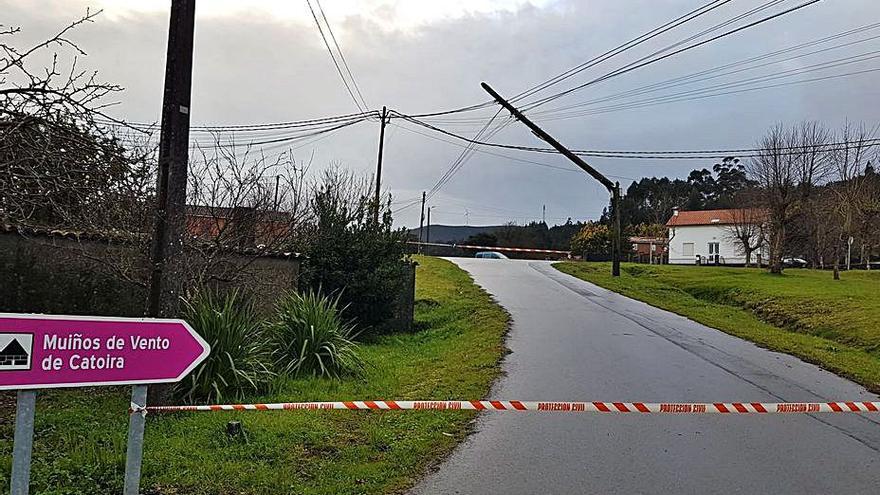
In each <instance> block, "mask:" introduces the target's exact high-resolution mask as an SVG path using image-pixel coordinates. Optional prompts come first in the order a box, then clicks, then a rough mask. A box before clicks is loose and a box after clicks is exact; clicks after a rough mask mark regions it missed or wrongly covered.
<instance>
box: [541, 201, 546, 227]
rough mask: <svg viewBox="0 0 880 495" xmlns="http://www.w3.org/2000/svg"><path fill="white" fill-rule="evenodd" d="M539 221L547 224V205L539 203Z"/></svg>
mask: <svg viewBox="0 0 880 495" xmlns="http://www.w3.org/2000/svg"><path fill="white" fill-rule="evenodd" d="M541 223H543V224H544V225H547V205H541Z"/></svg>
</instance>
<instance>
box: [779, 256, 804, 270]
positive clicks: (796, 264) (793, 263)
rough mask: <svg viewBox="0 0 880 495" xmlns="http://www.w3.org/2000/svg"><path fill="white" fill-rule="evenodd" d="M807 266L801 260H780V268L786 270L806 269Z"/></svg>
mask: <svg viewBox="0 0 880 495" xmlns="http://www.w3.org/2000/svg"><path fill="white" fill-rule="evenodd" d="M807 264H808V263H807V260H805V259H803V258H782V266H784V267H786V268H806V267H807Z"/></svg>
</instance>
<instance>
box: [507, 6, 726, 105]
mask: <svg viewBox="0 0 880 495" xmlns="http://www.w3.org/2000/svg"><path fill="white" fill-rule="evenodd" d="M728 2H730V0H713V1H711V2H709V3H707V4H705V5H703V6H701V7H698V8H696V9H694V10H692V11H690V12H688V13H686V14H684V15H682V16H679V17H677V18H675V19H673V20H671V21H669V22H667V23H665V24H663V25H661V26H658V27H656V28H654V29H651V30H650V31H648V32H646V33H644V34H641V35H640V36H637V37H636V38H634V39H631V40H629V41H627V42H626V43H623V44H621V45H618V46H616V47H614V48H612V49H611V50H608V51H606V52H605V53H602V54H601V55H597V56H596V57H593V58H591V59H590V60H587V61H586V62H583V63H581V64H579V65H577V66H575V67H572V68H571V69H568V70H566V71H564V72H562V73H561V74H558V75H556V76H554V77H552V78H550V79H548V80H547V81H544V82H542V83H539V84H537V85H535V86H532V87H531V88H529V89H527V90H525V91H523V92H522V93H519V94H517V95H516V96H514V97H513V98H511V99H510V101H511V103H514V102H517V101H519V100H522V99H524V98H528V97H529V96H531V95H533V94H535V93H538V92H540V91H543V90H545V89H547V88H549V87H551V86H553V85H555V84H558V83H560V82H562V81H564V80H565V79H568V78H570V77H573V76H575V75H577V74H579V73H580V72H583V71H584V70H586V69H589V68H590V67H593V66H595V65H597V64H600V63H602V62H604V61H606V60H608V59H610V58H612V57H614V56H616V55H619V54H620V53H623V52H625V51H627V50H629V49H631V48H634V47H636V46H638V45H640V44H642V43H644V42H646V41H649V40H651V39H653V38H655V37H657V36H659V35H661V34H663V33H665V32H667V31H670V30H672V29H675V28H676V27H678V26H681V25H682V24H685V23H687V22H689V21H692V20H694V19H696V18H697V17H700V16H701V15H703V14H706V13H709V12H711V11H712V10H715V9H716V8H718V7H721V6H722V5H724V4H727V3H728Z"/></svg>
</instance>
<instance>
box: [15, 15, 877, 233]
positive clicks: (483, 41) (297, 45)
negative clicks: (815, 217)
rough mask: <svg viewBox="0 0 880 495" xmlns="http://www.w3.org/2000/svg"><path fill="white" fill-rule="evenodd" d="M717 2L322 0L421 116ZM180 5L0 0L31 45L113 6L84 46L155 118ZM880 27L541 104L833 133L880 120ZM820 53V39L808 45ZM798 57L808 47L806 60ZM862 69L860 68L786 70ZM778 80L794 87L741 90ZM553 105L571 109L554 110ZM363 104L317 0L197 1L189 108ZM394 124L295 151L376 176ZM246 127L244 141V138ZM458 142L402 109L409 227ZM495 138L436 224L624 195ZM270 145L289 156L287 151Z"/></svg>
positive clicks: (615, 173) (664, 128) (752, 128)
mask: <svg viewBox="0 0 880 495" xmlns="http://www.w3.org/2000/svg"><path fill="white" fill-rule="evenodd" d="M802 1H803V0H801V1H793V0H776V2H775V5H773V6H771V7H770V8H767V9H766V10H764V11H762V12H760V13H758V14H755V15H753V16H751V17H749V18H747V19H744V20H742V21H739V22H737V23H735V24H732V25H730V26H728V27H727V28H725V29H724V30H726V29H730V28H733V27H736V26H739V25H742V24H745V23H747V22H750V21H751V20H756V19H758V18H760V17H762V16H764V15H767V14H769V13H773V12H778V11H781V10H785V9H787V8H790V7H793V6H795V5H798V4H799V3H801V2H802ZM312 3H313V4H314V3H315V2H314V0H312ZM704 3H706V1H705V0H703V1H700V0H697V1H694V0H626V1H621V0H543V1H537V0H531V1H525V0H444V1H442V2H440V1H425V0H396V1H395V0H324V1H323V2H321V5H322V6H323V9H324V12H325V14H326V16H327V19H328V21H329V23H330V26H331V27H332V29H333V33H334V35H335V36H336V38H337V41H338V42H339V44H340V46H341V48H342V50H343V53H344V55H345V59H346V61H347V62H348V64H349V66H350V69H351V72H352V74H353V75H354V77H355V80H356V81H357V85H358V87H359V88H360V90H361V93H362V94H363V97H364V100H365V101H366V103H367V105H368V106H369V108H370V109H380V108H381V107H382V106H383V105H384V106H387V107H388V108H391V109H394V110H397V111H399V112H402V113H406V114H414V113H425V112H434V111H443V110H449V109H454V108H460V107H464V106H468V105H472V104H476V103H482V102H484V101H486V100H487V99H488V96H487V95H486V93H485V92H484V91H483V90H482V89H481V88H480V82H482V81H486V82H488V83H489V84H491V85H492V86H493V87H494V88H495V89H496V90H497V91H498V92H499V93H500V94H502V95H505V96H513V95H515V94H518V93H520V92H522V91H524V90H526V89H528V88H530V87H532V86H534V85H536V84H538V83H540V82H542V81H545V80H547V79H549V78H551V77H553V76H555V75H556V74H559V73H561V72H563V71H565V70H567V69H569V68H571V67H573V66H576V65H578V64H580V63H582V62H584V61H586V60H589V59H591V58H592V57H594V56H596V55H599V54H601V53H603V52H605V51H606V50H609V49H611V48H614V47H615V46H618V45H620V44H621V43H624V42H627V41H629V40H631V39H633V38H635V37H637V36H639V35H640V34H642V33H644V32H646V31H649V30H651V29H653V28H655V27H657V26H659V25H662V24H664V23H665V22H667V21H669V20H672V19H674V18H676V17H678V16H680V15H682V14H684V13H686V12H688V11H690V10H692V9H695V8H697V7H699V6H701V5H703V4H704ZM764 3H766V1H765V0H733V1H729V2H727V3H726V4H724V5H722V6H721V7H719V8H717V9H715V10H713V11H712V12H711V13H708V14H706V15H704V16H701V17H700V18H698V19H696V20H694V21H691V22H688V23H686V24H684V25H682V26H680V27H678V28H676V29H674V30H672V31H670V32H668V33H665V34H663V35H661V36H659V37H657V38H655V39H652V40H650V41H648V42H646V43H644V44H643V45H641V46H639V47H637V48H635V49H633V50H630V51H627V52H626V53H624V54H621V55H619V56H615V57H613V58H611V59H609V60H608V61H606V62H603V63H602V64H600V65H597V66H595V67H592V68H590V69H588V70H586V71H584V72H582V73H580V74H578V75H576V76H574V77H572V78H569V79H567V80H565V81H563V82H561V83H559V84H557V85H554V86H553V87H552V88H550V89H548V90H546V91H544V92H541V93H539V94H538V95H537V96H536V97H535V98H537V97H540V96H546V95H549V94H552V93H555V92H557V91H561V90H565V89H568V88H571V87H574V86H577V85H578V84H581V83H584V82H586V81H589V80H591V79H593V78H595V77H598V76H601V75H603V74H606V73H608V72H610V71H612V70H614V69H616V68H618V67H620V66H622V65H625V64H627V63H629V62H632V61H634V60H637V59H639V58H641V57H643V56H646V55H648V54H650V53H652V52H654V51H656V50H658V49H660V48H663V47H666V46H668V45H670V44H672V43H675V42H678V41H680V40H682V39H685V38H687V37H690V36H692V35H694V34H697V33H698V32H700V31H702V30H704V29H706V28H708V27H711V26H715V25H717V24H719V23H721V22H724V21H727V20H729V19H731V18H732V17H734V16H736V15H738V14H741V13H743V12H746V11H748V10H750V9H752V8H755V7H757V6H760V5H762V4H764ZM169 7H170V2H169V1H168V0H91V1H88V0H0V12H2V14H0V24H4V25H14V26H20V27H21V29H22V31H21V33H20V34H19V35H17V40H16V43H17V44H21V45H27V44H29V43H33V42H35V41H38V40H41V39H45V38H46V37H47V36H49V35H50V34H51V33H54V32H55V31H57V30H58V29H59V28H60V27H62V26H63V25H65V24H66V23H68V22H70V21H71V20H74V19H76V18H77V17H78V16H80V15H82V14H83V13H84V12H85V11H86V8H91V9H92V10H93V11H94V10H96V9H103V12H102V14H101V15H100V16H98V18H97V19H96V20H95V22H94V23H91V24H88V25H84V26H82V27H80V28H78V29H77V30H76V31H75V32H73V33H72V34H71V38H72V39H73V40H75V41H76V42H77V43H78V44H79V46H81V47H82V48H83V49H84V50H85V51H86V52H87V54H88V55H87V56H85V57H81V58H80V60H78V65H79V66H80V67H86V68H89V69H93V70H97V71H98V72H99V74H100V77H101V78H102V79H103V80H105V81H109V82H113V83H116V84H119V85H121V86H123V87H124V88H125V91H124V92H123V93H121V94H120V95H118V96H117V97H116V98H115V100H116V101H118V104H117V105H115V106H113V107H112V108H111V109H110V110H109V112H110V113H112V114H113V115H114V116H115V117H118V118H122V119H126V120H129V121H133V122H156V121H158V119H159V115H160V111H161V103H162V87H163V77H164V63H165V53H166V42H167V30H168V15H169ZM874 23H880V7H878V5H877V2H876V0H823V1H821V2H819V3H817V4H815V5H812V6H809V7H806V8H804V9H801V10H799V11H797V12H794V13H791V14H789V15H786V16H783V17H781V18H779V19H776V20H774V21H770V22H768V23H765V24H762V25H760V26H757V27H755V28H753V29H748V30H745V31H743V32H741V33H738V34H734V35H732V36H729V37H727V38H724V39H722V40H718V41H717V42H713V43H710V44H707V45H705V46H702V47H700V48H697V49H694V50H690V51H688V52H686V53H682V54H680V55H677V56H673V57H670V58H668V59H665V60H663V61H661V62H658V63H656V64H652V65H650V66H647V67H644V68H642V69H638V70H634V71H632V72H629V73H627V74H625V75H622V76H620V77H616V78H614V79H611V80H609V81H606V82H603V83H599V84H595V85H591V86H590V87H587V88H584V89H582V90H579V91H576V92H573V93H572V94H570V95H568V96H565V97H563V98H560V99H558V100H556V101H553V102H550V103H547V104H545V105H543V106H540V107H538V108H537V109H535V110H530V111H528V112H527V115H530V116H533V117H534V118H535V119H536V120H537V121H538V123H539V124H540V125H542V126H543V127H544V128H545V129H546V130H547V131H548V132H550V133H551V134H552V135H554V136H555V137H556V138H557V139H558V140H559V141H561V142H562V143H564V144H566V145H568V146H570V147H572V148H577V149H595V150H681V149H686V150H687V149H736V148H750V147H752V146H753V145H754V143H755V142H756V141H757V140H758V139H759V138H760V137H761V135H762V133H764V132H765V131H766V130H767V129H768V128H769V127H770V126H772V125H774V124H776V123H785V124H791V123H795V122H798V121H801V120H818V121H821V122H824V123H825V124H826V125H828V126H829V127H831V128H837V127H839V126H841V125H842V124H843V123H844V122H845V121H846V120H847V119H848V120H850V121H856V122H858V121H865V122H866V123H869V124H871V125H872V126H873V125H875V124H877V122H878V120H880V115H878V114H877V111H876V109H877V102H878V101H880V98H878V97H880V72H877V71H874V72H871V70H872V69H875V68H880V58H876V57H877V54H876V53H874V52H877V53H880V26H876V27H871V26H870V25H871V24H874ZM862 27H864V28H865V29H863V30H860V31H859V32H857V33H854V34H850V35H847V36H843V37H840V38H837V39H835V40H834V41H829V42H826V43H824V44H820V45H811V46H810V47H808V48H803V49H801V50H800V51H792V52H786V54H782V55H778V56H775V57H771V58H767V59H762V60H761V61H760V62H755V65H760V66H759V67H753V68H749V67H751V66H737V67H740V68H744V69H748V70H742V71H739V72H731V71H732V70H735V69H731V71H725V72H731V73H730V74H727V75H724V73H721V74H719V73H717V72H716V73H712V74H715V75H717V76H718V77H715V78H713V79H707V80H704V81H694V82H692V83H691V84H690V85H687V86H676V87H671V88H669V89H663V90H661V91H659V92H654V93H648V94H644V95H641V96H638V95H632V96H628V97H627V96H625V95H624V96H618V99H614V100H609V101H607V102H601V101H600V102H596V101H595V100H597V99H602V98H605V97H608V96H615V95H619V94H620V93H621V92H624V91H627V90H631V89H637V88H641V87H643V86H645V85H650V84H654V83H658V82H662V81H666V80H668V79H670V78H676V77H679V76H684V75H688V74H693V73H695V72H699V71H704V70H707V69H712V68H718V67H719V66H722V65H725V64H728V63H733V62H737V61H740V60H743V59H748V58H751V57H757V56H761V55H764V54H767V53H770V52H773V51H778V50H782V49H786V48H789V47H792V46H795V45H798V44H801V43H806V42H811V41H814V40H819V39H822V38H826V37H829V36H832V35H836V34H839V33H844V32H846V31H850V30H854V29H857V28H862ZM720 32H722V31H716V33H720ZM872 37H878V39H871V38H872ZM699 39H703V38H699ZM838 45H841V46H838ZM832 47H833V48H832ZM826 48H828V49H827V50H825V49H826ZM819 50H823V51H821V52H819V53H814V54H809V52H813V51H819ZM794 55H803V56H799V57H798V58H792V57H793V56H794ZM846 57H862V58H854V59H852V58H851V59H845V58H846ZM834 60H840V62H839V64H840V65H837V66H834V67H826V68H822V67H821V66H820V67H818V68H816V70H814V71H813V72H809V73H802V74H798V73H796V72H795V71H799V70H808V69H811V68H812V66H815V65H816V64H819V63H823V62H828V61H834ZM785 71H790V72H785ZM849 72H861V73H860V74H853V75H850V76H846V77H831V78H826V79H824V80H817V81H813V82H806V83H801V84H785V83H790V82H793V81H799V80H805V79H813V78H815V79H819V78H823V77H825V76H836V75H840V74H844V73H849ZM765 76H766V77H776V78H775V79H767V80H766V82H762V80H757V81H756V80H755V79H754V78H760V77H765ZM748 80H751V81H752V82H751V83H749V81H748ZM725 83H730V84H732V85H731V86H724V87H722V88H721V89H718V90H711V91H709V92H708V93H703V94H712V91H714V92H716V93H717V92H730V93H731V94H725V95H720V96H714V97H706V98H701V99H691V100H686V101H672V102H667V103H664V104H651V105H642V104H641V103H642V102H644V103H653V102H656V100H654V101H647V99H648V98H651V97H654V96H663V95H673V98H672V99H673V100H675V99H676V97H675V94H676V93H680V92H683V91H687V90H693V89H700V88H706V87H709V86H714V85H721V84H725ZM749 84H751V85H749ZM764 85H767V86H769V85H777V87H773V88H765V89H761V90H755V91H737V92H731V91H730V90H727V89H728V88H730V89H732V90H734V91H736V90H740V89H749V88H753V87H755V86H764ZM725 90H727V91H725ZM533 99H534V98H533ZM527 101H530V100H527ZM630 102H635V104H634V105H632V106H635V108H628V106H627V105H623V108H621V107H620V106H611V105H616V104H618V103H622V104H624V103H630ZM578 104H581V106H580V107H575V109H578V110H591V109H592V111H590V112H580V113H578V112H576V111H575V110H574V109H570V110H566V109H565V107H570V106H571V105H578ZM554 109H558V110H557V111H556V112H555V113H554V112H552V111H550V110H554ZM356 111H357V108H356V107H355V104H354V103H353V101H352V99H351V98H350V96H349V94H348V93H347V92H346V90H345V87H344V85H343V83H342V80H341V79H340V76H339V74H338V73H337V72H336V69H335V67H334V65H333V62H332V61H331V59H330V56H329V54H328V52H327V48H326V47H325V46H324V44H323V42H322V39H321V36H320V34H319V33H318V30H317V29H316V26H315V22H314V19H313V18H312V16H311V13H310V12H309V9H308V6H307V5H306V2H305V1H304V0H303V1H292V0H291V1H286V0H253V1H248V2H244V1H235V0H200V1H199V2H198V3H197V18H196V33H195V49H194V67H193V99H192V106H191V113H190V116H191V119H192V123H193V125H227V124H256V123H266V122H284V121H292V120H302V119H312V118H319V117H325V116H333V115H340V114H347V113H352V112H356ZM496 111H497V108H486V109H481V110H478V111H473V112H469V113H465V114H457V115H455V116H454V118H455V119H468V120H466V121H464V122H462V121H461V120H454V121H453V120H448V119H445V120H440V118H437V119H434V120H433V121H432V123H434V124H435V125H438V126H440V127H443V128H445V129H447V130H449V131H452V132H455V133H459V134H462V135H464V136H468V137H473V136H475V135H476V133H477V132H478V131H479V129H480V128H481V127H482V125H483V124H484V123H485V122H486V121H488V120H489V118H490V117H492V116H493V115H494V114H495V113H496ZM541 112H547V113H545V114H542V113H541ZM559 117H567V118H559ZM506 120H507V119H506V113H502V114H500V115H499V117H498V118H497V119H496V120H494V121H493V125H494V124H495V123H499V122H505V121H506ZM419 133H422V134H419ZM423 134H427V135H428V136H425V135H423ZM378 136H379V123H378V122H377V121H365V122H361V123H359V124H356V125H354V126H351V127H347V128H345V129H342V130H339V131H337V132H335V133H333V134H330V135H327V136H323V137H322V139H320V140H315V141H305V142H302V143H299V142H298V144H297V145H296V146H297V147H296V148H295V149H294V150H293V153H294V156H295V157H296V159H297V160H309V159H311V160H312V171H313V173H316V172H317V171H319V170H320V169H322V168H324V167H328V166H330V165H331V164H339V165H341V166H343V167H346V168H349V169H352V170H354V171H356V172H358V173H362V174H372V173H374V171H375V166H376V154H377V145H378ZM236 139H237V140H239V141H241V140H242V139H246V138H244V137H242V136H240V135H239V136H236ZM490 140H491V141H494V142H498V143H508V144H515V145H522V146H538V147H544V146H546V145H545V144H544V143H542V142H541V141H539V140H538V139H537V138H536V137H535V136H533V135H532V134H531V133H530V132H529V131H528V130H527V129H525V128H524V127H523V126H522V124H519V123H515V122H514V123H508V125H506V126H504V127H503V128H502V129H501V130H500V131H499V132H498V133H497V134H495V135H493V136H492V137H491V139H490ZM449 141H452V143H450V142H449ZM461 144H462V142H459V141H456V140H455V139H454V138H451V137H449V136H444V135H442V134H438V133H436V132H433V131H430V130H428V129H425V128H422V127H418V126H417V125H415V124H412V123H410V122H406V121H402V120H400V119H394V120H392V123H391V124H390V125H389V126H388V128H387V131H386V139H385V158H384V164H383V175H382V183H383V188H384V189H385V190H387V191H390V192H391V194H392V197H393V201H394V203H395V204H394V207H395V209H397V211H396V212H395V223H396V224H398V225H406V226H417V225H418V222H419V205H418V204H417V201H416V204H413V199H414V198H416V199H417V198H419V197H420V196H421V192H422V191H424V190H431V189H432V187H433V186H434V185H435V184H436V183H437V181H438V180H439V179H440V178H441V177H442V176H443V175H444V173H445V172H446V171H447V170H448V169H449V167H450V166H451V165H452V163H453V162H454V161H455V159H456V158H457V157H458V155H459V154H460V153H461V152H462V148H461ZM480 149H481V150H482V151H490V152H491V153H495V154H487V153H482V152H481V153H475V154H473V156H471V157H470V158H469V159H468V160H467V161H465V162H464V164H463V165H462V166H461V168H460V169H459V170H458V172H457V173H456V174H455V175H453V176H452V178H451V179H450V180H449V181H448V182H446V183H445V184H444V185H443V187H442V188H440V189H439V190H438V191H437V192H435V193H434V194H433V195H431V197H430V199H429V201H428V205H429V206H432V222H433V223H443V224H461V225H464V224H470V225H488V224H501V223H505V222H508V221H515V222H517V223H524V222H526V221H530V220H540V219H541V217H542V207H546V218H547V221H548V223H550V224H554V223H563V222H565V220H566V219H567V218H572V219H574V220H584V219H594V218H597V217H598V216H599V215H600V214H601V212H602V209H603V207H604V206H605V205H606V204H607V202H608V193H607V192H606V191H605V190H604V188H603V187H602V186H601V185H600V184H599V183H597V182H596V181H595V180H593V179H591V178H590V177H588V176H587V175H586V174H585V173H583V172H581V171H580V170H577V169H576V168H575V166H574V165H573V164H571V163H570V162H568V161H567V160H566V159H565V158H563V157H561V156H558V155H544V154H537V155H536V154H533V153H527V152H520V151H510V150H499V149H491V148H480ZM267 152H280V150H279V149H278V147H277V146H276V147H274V149H268V150H267ZM499 154H500V155H504V156H499ZM511 157H512V158H511ZM522 160H526V161H535V162H540V163H542V164H544V165H551V167H547V166H541V165H537V164H534V163H526V162H524V161H522ZM588 161H589V162H590V164H591V165H593V166H594V167H595V168H597V169H598V170H600V171H601V172H603V173H605V174H607V175H609V176H611V178H612V180H617V181H620V182H621V185H622V187H623V188H624V189H625V188H626V187H627V186H628V185H629V183H630V182H631V181H632V180H634V179H638V178H640V177H646V176H647V177H650V176H664V175H665V176H669V177H685V176H687V174H688V173H689V171H690V170H691V169H694V168H703V167H707V168H711V166H712V164H713V163H715V162H716V161H717V160H712V159H704V160H636V159H610V158H590V159H588ZM409 205H412V206H409ZM402 207H405V208H403V209H400V208H402Z"/></svg>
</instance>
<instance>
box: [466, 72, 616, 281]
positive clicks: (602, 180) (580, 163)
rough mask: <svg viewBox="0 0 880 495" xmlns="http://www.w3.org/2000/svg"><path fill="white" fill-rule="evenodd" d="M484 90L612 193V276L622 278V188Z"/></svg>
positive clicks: (505, 101) (490, 89)
mask: <svg viewBox="0 0 880 495" xmlns="http://www.w3.org/2000/svg"><path fill="white" fill-rule="evenodd" d="M480 85H481V86H482V87H483V89H485V90H486V92H487V93H489V94H490V95H492V98H494V99H495V101H497V102H498V103H499V104H500V105H501V106H502V107H504V108H506V109H507V110H508V111H509V112H510V113H511V114H512V115H513V116H514V117H515V118H516V119H517V120H519V121H520V122H522V123H523V124H525V125H526V127H528V128H529V129H531V131H532V132H533V133H534V134H535V135H536V136H538V137H539V138H541V139H542V140H543V141H545V142H546V143H547V144H549V145H550V146H553V147H554V148H556V151H558V152H560V153H562V155H563V156H565V157H566V158H568V159H569V160H571V161H572V162H574V164H575V165H577V166H578V167H580V168H581V169H583V170H584V171H585V172H586V173H588V174H590V175H591V176H592V177H593V178H594V179H596V180H597V181H599V182H600V183H601V184H602V185H603V186H605V189H608V192H609V193H611V207H612V209H613V210H614V239H613V241H612V253H611V274H612V275H613V276H615V277H619V276H620V186H619V185H618V184H615V183H613V182H611V180H609V179H608V178H607V177H605V176H604V175H602V174H601V173H599V171H598V170H596V169H594V168H593V167H591V166H590V165H589V164H588V163H587V162H585V161H584V160H583V159H581V157H579V156H577V155H575V154H574V153H572V152H571V151H570V150H569V149H568V148H566V147H565V146H563V145H562V144H560V143H559V141H557V140H555V139H553V137H552V136H550V135H549V134H547V133H546V132H544V130H543V129H541V128H540V127H538V126H537V125H535V124H534V123H533V122H532V121H531V120H529V119H527V118H526V116H525V115H523V113H522V112H520V111H519V110H517V109H516V108H515V107H514V106H513V105H511V104H510V103H509V102H508V101H507V100H505V99H504V98H502V97H501V95H499V94H498V93H496V92H495V90H494V89H492V88H491V87H490V86H489V85H488V84H486V83H480Z"/></svg>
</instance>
